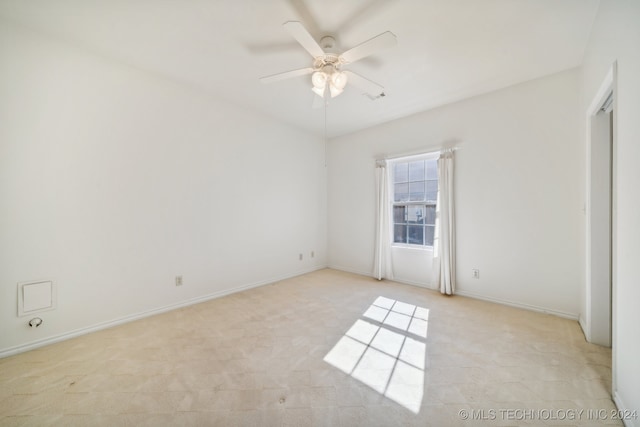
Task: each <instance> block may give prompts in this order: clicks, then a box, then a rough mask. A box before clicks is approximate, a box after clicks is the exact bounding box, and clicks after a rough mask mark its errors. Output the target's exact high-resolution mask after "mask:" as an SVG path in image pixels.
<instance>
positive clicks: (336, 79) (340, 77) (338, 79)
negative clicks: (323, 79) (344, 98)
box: [331, 71, 347, 95]
mask: <svg viewBox="0 0 640 427" xmlns="http://www.w3.org/2000/svg"><path fill="white" fill-rule="evenodd" d="M346 85H347V75H346V74H345V73H343V72H341V71H336V72H335V73H333V74H332V75H331V86H332V87H335V88H336V89H339V90H340V92H339V93H338V95H339V94H340V93H342V90H343V89H344V87H345V86H346Z"/></svg>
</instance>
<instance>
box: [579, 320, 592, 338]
mask: <svg viewBox="0 0 640 427" xmlns="http://www.w3.org/2000/svg"><path fill="white" fill-rule="evenodd" d="M586 322H587V321H586V320H584V317H582V315H580V317H579V318H578V323H579V324H580V328H581V329H582V334H583V335H584V339H585V340H587V342H591V338H590V337H589V331H588V330H587V323H586Z"/></svg>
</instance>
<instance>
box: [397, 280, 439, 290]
mask: <svg viewBox="0 0 640 427" xmlns="http://www.w3.org/2000/svg"><path fill="white" fill-rule="evenodd" d="M392 282H396V283H402V284H403V285H410V286H416V287H418V288H422V289H428V290H430V291H437V289H436V288H435V287H434V285H427V284H425V283H420V282H414V281H412V280H403V279H396V278H395V277H394V278H393V279H392Z"/></svg>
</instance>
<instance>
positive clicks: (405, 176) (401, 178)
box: [393, 163, 409, 182]
mask: <svg viewBox="0 0 640 427" xmlns="http://www.w3.org/2000/svg"><path fill="white" fill-rule="evenodd" d="M407 181H409V163H396V164H395V165H394V166H393V182H407Z"/></svg>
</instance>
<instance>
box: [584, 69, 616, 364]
mask: <svg viewBox="0 0 640 427" xmlns="http://www.w3.org/2000/svg"><path fill="white" fill-rule="evenodd" d="M615 72H616V64H613V66H612V67H611V69H610V70H609V73H608V74H607V77H606V78H605V80H604V81H603V83H602V85H601V87H600V90H599V91H598V93H597V95H596V96H595V97H594V99H593V102H592V103H591V106H590V108H589V110H588V111H587V147H586V148H587V203H586V215H587V221H586V222H587V227H586V252H587V254H586V255H587V258H586V286H585V299H584V303H585V307H584V315H585V316H584V317H585V318H584V319H581V324H582V327H583V330H584V333H585V336H586V338H587V341H589V342H591V343H594V344H599V345H603V346H606V347H612V351H615V316H614V308H615V283H616V281H615V280H616V274H615V273H616V270H615V259H616V253H615V247H616V246H615V242H616V220H615V218H616V215H615V209H616V191H615V189H616V161H615V157H616V156H615V152H616V143H615V140H616V130H615V129H616V127H615V123H616V114H617V113H616V111H615V105H616V102H615V96H616V92H615ZM582 320H583V321H584V324H583V322H582ZM614 369H615V367H614Z"/></svg>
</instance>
